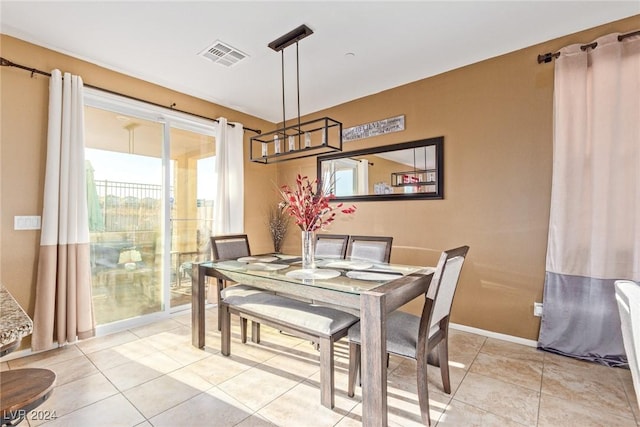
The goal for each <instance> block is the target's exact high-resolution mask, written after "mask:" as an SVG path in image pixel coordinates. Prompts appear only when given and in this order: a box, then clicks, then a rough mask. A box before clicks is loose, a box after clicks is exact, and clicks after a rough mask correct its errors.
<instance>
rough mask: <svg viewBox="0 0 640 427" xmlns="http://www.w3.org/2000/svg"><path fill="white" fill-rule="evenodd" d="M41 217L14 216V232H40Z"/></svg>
mask: <svg viewBox="0 0 640 427" xmlns="http://www.w3.org/2000/svg"><path fill="white" fill-rule="evenodd" d="M41 221H42V220H41V217H40V216H39V215H32V216H14V217H13V229H14V230H40V225H41Z"/></svg>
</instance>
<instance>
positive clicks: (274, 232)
mask: <svg viewBox="0 0 640 427" xmlns="http://www.w3.org/2000/svg"><path fill="white" fill-rule="evenodd" d="M290 222H291V217H290V216H288V215H287V214H286V213H285V211H284V209H283V208H282V207H281V206H279V205H278V206H270V207H269V212H268V214H267V225H268V226H269V234H271V241H272V242H273V250H274V252H275V253H280V249H281V248H282V243H283V242H284V238H285V237H286V236H287V231H288V229H289V223H290Z"/></svg>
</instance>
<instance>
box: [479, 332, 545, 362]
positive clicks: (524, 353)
mask: <svg viewBox="0 0 640 427" xmlns="http://www.w3.org/2000/svg"><path fill="white" fill-rule="evenodd" d="M480 353H484V354H491V355H494V356H506V357H510V358H512V359H522V360H526V361H536V362H540V363H542V362H543V360H544V356H545V352H544V351H542V350H538V349H537V348H536V347H530V346H526V345H522V344H516V343H513V342H509V341H504V340H500V339H497V338H487V339H486V341H485V342H484V344H483V345H482V347H481V348H480Z"/></svg>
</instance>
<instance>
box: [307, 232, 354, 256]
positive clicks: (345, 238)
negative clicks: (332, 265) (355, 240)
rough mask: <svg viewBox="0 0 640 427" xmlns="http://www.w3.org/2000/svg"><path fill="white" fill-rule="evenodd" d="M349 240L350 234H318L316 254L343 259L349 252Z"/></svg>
mask: <svg viewBox="0 0 640 427" xmlns="http://www.w3.org/2000/svg"><path fill="white" fill-rule="evenodd" d="M348 242H349V235H348V234H317V235H316V250H315V256H316V257H317V258H341V259H343V258H344V257H345V256H346V254H347V243H348Z"/></svg>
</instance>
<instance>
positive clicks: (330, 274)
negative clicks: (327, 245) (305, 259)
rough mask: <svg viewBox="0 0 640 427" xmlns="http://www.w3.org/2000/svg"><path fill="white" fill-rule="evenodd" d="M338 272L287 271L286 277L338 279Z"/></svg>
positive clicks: (326, 270) (313, 270)
mask: <svg viewBox="0 0 640 427" xmlns="http://www.w3.org/2000/svg"><path fill="white" fill-rule="evenodd" d="M339 275H340V272H339V271H337V270H329V269H326V268H322V269H318V268H303V269H302V270H294V271H289V272H288V273H287V274H286V276H287V277H291V278H293V279H332V278H334V277H338V276H339Z"/></svg>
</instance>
